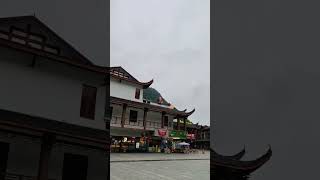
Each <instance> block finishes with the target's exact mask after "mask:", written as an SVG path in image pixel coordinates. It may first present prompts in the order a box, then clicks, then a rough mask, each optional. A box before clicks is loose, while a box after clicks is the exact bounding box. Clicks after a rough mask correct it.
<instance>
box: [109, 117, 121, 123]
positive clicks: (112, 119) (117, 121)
mask: <svg viewBox="0 0 320 180" xmlns="http://www.w3.org/2000/svg"><path fill="white" fill-rule="evenodd" d="M110 124H121V117H119V116H112V117H111V121H110Z"/></svg>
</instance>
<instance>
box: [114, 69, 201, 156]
mask: <svg viewBox="0 0 320 180" xmlns="http://www.w3.org/2000/svg"><path fill="white" fill-rule="evenodd" d="M152 83H153V80H150V81H149V82H140V81H138V80H137V79H136V78H135V77H133V76H132V75H131V74H130V73H128V72H127V71H126V70H124V69H123V68H122V67H111V68H110V96H111V97H110V98H111V99H110V102H111V108H110V111H111V112H110V115H111V121H110V135H111V139H112V143H113V144H112V149H113V151H115V152H128V151H144V152H158V151H159V147H160V145H161V141H162V140H164V139H168V138H172V139H177V138H179V137H178V136H176V137H175V136H174V135H173V134H176V132H173V131H178V132H179V133H185V132H186V128H187V126H186V119H187V117H188V116H189V115H191V114H192V113H193V112H194V111H195V110H192V111H190V112H186V110H184V111H179V110H177V109H176V108H175V107H173V105H171V104H170V103H168V102H167V101H166V100H165V99H164V98H163V97H162V96H161V95H160V94H159V93H158V92H157V91H156V90H155V89H153V88H150V87H149V86H150V85H151V84H152ZM174 119H176V120H178V121H181V122H184V124H183V126H179V127H178V128H177V130H173V120H174Z"/></svg>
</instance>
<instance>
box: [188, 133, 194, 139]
mask: <svg viewBox="0 0 320 180" xmlns="http://www.w3.org/2000/svg"><path fill="white" fill-rule="evenodd" d="M187 139H196V138H195V135H194V134H187Z"/></svg>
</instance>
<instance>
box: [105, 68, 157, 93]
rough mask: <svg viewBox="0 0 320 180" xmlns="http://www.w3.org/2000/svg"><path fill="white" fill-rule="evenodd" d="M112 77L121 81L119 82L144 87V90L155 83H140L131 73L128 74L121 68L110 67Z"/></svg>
mask: <svg viewBox="0 0 320 180" xmlns="http://www.w3.org/2000/svg"><path fill="white" fill-rule="evenodd" d="M110 76H111V77H113V78H116V79H119V80H124V81H127V82H131V83H134V84H138V85H141V86H143V88H148V87H149V86H150V85H151V84H152V83H153V80H151V81H149V82H140V81H138V80H137V79H136V78H135V77H133V76H132V75H131V74H130V73H128V72H127V71H126V70H125V69H123V68H122V67H121V66H117V67H110Z"/></svg>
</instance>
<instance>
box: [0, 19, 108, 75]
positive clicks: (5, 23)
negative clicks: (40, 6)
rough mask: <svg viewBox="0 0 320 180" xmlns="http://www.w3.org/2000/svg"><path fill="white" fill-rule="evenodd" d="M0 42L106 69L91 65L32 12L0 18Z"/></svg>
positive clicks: (103, 70) (104, 70)
mask: <svg viewBox="0 0 320 180" xmlns="http://www.w3.org/2000/svg"><path fill="white" fill-rule="evenodd" d="M0 45H1V46H5V47H8V48H12V49H15V50H19V51H23V52H27V53H31V54H34V55H37V56H42V57H46V58H48V59H50V60H54V61H57V62H62V63H66V64H69V65H72V66H76V67H79V68H83V69H87V70H90V71H94V72H100V73H107V72H108V71H109V68H108V69H107V68H106V67H102V66H97V65H94V64H93V63H92V62H91V61H89V60H88V59H87V58H86V57H85V56H83V55H82V54H81V53H80V52H78V51H77V50H76V49H75V48H74V47H72V46H71V45H70V44H69V43H68V42H66V41H65V40H64V39H62V38H61V37H60V36H59V35H58V34H56V33H55V32H54V31H53V30H51V29H50V28H49V27H48V26H46V25H45V24H44V23H42V22H41V21H40V20H39V19H37V18H36V17H34V16H19V17H7V18H0Z"/></svg>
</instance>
